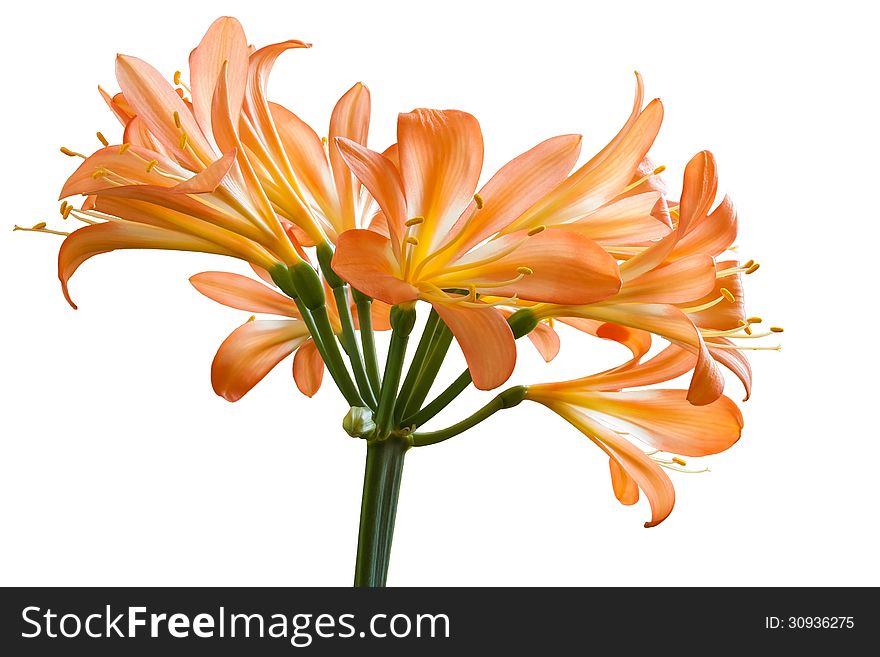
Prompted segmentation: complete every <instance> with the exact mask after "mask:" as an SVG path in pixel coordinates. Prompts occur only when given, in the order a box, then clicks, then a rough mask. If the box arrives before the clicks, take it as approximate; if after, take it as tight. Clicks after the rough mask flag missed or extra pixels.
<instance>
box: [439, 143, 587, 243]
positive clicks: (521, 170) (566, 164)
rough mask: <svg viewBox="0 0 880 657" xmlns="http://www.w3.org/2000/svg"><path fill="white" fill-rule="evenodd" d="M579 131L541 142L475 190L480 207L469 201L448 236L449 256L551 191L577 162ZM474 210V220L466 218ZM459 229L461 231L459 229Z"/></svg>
mask: <svg viewBox="0 0 880 657" xmlns="http://www.w3.org/2000/svg"><path fill="white" fill-rule="evenodd" d="M580 151H581V136H580V135H561V136H559V137H553V138H552V139H548V140H546V141H543V142H541V143H540V144H538V145H537V146H535V147H534V148H532V149H531V150H529V151H526V152H525V153H523V154H522V155H520V156H519V157H516V158H515V159H513V160H511V161H510V162H508V163H507V164H505V165H504V166H503V167H502V168H501V169H500V170H499V171H498V173H496V174H495V175H494V176H492V179H491V180H489V182H488V183H486V184H485V185H484V186H483V187H482V188H481V189H480V191H479V192H478V193H479V195H480V198H481V199H482V202H483V207H482V209H480V210H477V205H476V202H475V201H471V203H470V204H469V205H468V207H467V209H466V210H465V211H464V213H463V214H462V216H461V217H459V219H458V221H457V222H456V223H455V226H454V227H453V228H452V230H451V231H450V233H449V234H450V236H454V238H455V239H456V247H455V251H454V252H453V253H452V254H450V255H451V257H455V256H456V255H461V254H463V253H466V252H467V251H469V250H470V249H472V248H473V247H474V246H476V245H477V244H479V243H480V242H482V241H483V240H485V239H486V238H488V237H491V236H492V235H494V234H495V233H497V232H498V231H500V230H501V229H503V228H506V227H507V226H508V225H509V224H510V223H511V222H513V220H514V219H516V218H517V217H518V216H520V215H521V214H522V213H523V212H525V211H526V210H527V209H528V208H529V207H531V205H532V204H534V203H535V202H536V201H537V200H538V199H540V198H541V197H542V196H544V195H545V194H547V193H548V192H550V190H552V189H553V188H554V187H556V186H557V185H558V184H559V183H560V182H562V181H563V180H564V179H565V176H566V175H567V174H568V172H569V171H571V168H572V167H573V166H574V164H575V162H577V158H578V155H579V154H580ZM474 213H477V214H476V216H474V218H473V220H469V219H470V217H471V216H472V215H474ZM459 231H462V232H461V233H459Z"/></svg>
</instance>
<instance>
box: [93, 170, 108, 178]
mask: <svg viewBox="0 0 880 657" xmlns="http://www.w3.org/2000/svg"><path fill="white" fill-rule="evenodd" d="M106 175H107V169H103V168H98V169H95V172H94V173H93V174H92V178H94V179H95V180H97V179H98V178H103V177H105V176H106Z"/></svg>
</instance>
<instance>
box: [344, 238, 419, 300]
mask: <svg viewBox="0 0 880 657" xmlns="http://www.w3.org/2000/svg"><path fill="white" fill-rule="evenodd" d="M332 267H333V271H335V272H336V273H337V274H339V275H340V276H341V277H342V278H344V279H345V280H347V281H348V282H349V283H351V284H352V285H353V286H354V287H355V288H357V289H358V290H360V291H361V292H363V293H364V294H366V295H367V296H370V297H373V298H375V299H381V300H382V301H384V302H386V303H390V304H392V305H394V304H398V303H404V302H406V301H412V300H414V299H417V298H418V296H419V291H418V289H416V288H415V287H413V286H412V285H410V284H409V283H407V282H405V281H404V280H402V279H401V277H400V267H399V265H398V263H397V260H396V258H395V257H394V253H393V250H392V248H391V241H390V240H388V239H386V238H384V237H382V236H381V235H379V234H378V233H374V232H373V231H371V230H363V229H361V230H347V231H345V232H344V233H342V235H340V236H339V241H338V242H337V244H336V252H335V253H334V254H333V261H332Z"/></svg>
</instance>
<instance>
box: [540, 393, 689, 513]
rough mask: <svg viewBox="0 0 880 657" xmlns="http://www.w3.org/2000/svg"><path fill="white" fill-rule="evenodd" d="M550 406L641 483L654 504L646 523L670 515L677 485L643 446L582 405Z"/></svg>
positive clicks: (549, 405)
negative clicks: (579, 406)
mask: <svg viewBox="0 0 880 657" xmlns="http://www.w3.org/2000/svg"><path fill="white" fill-rule="evenodd" d="M547 406H548V407H549V408H550V409H551V410H553V411H555V412H556V413H559V415H561V416H562V417H563V418H564V419H566V420H568V421H569V422H570V423H571V424H573V425H574V426H575V427H577V428H578V429H579V430H580V431H582V432H583V433H584V434H586V435H587V437H589V438H590V439H591V440H592V441H593V442H594V443H596V445H598V446H599V448H601V449H602V451H604V452H605V453H606V454H608V456H609V457H610V458H611V459H613V460H614V461H616V462H617V464H618V465H619V466H620V468H621V469H622V470H623V471H624V472H625V473H626V474H627V475H628V476H629V477H631V478H632V479H633V481H635V482H636V484H638V487H639V488H640V489H641V490H642V491H643V492H644V493H645V497H647V498H648V502H649V503H650V505H651V520H650V521H649V522H646V523H645V527H654V526H656V525H658V524H660V523H661V522H663V521H664V520H665V519H666V518H667V517H669V514H670V513H672V508H673V506H674V505H675V489H674V488H673V487H672V482H671V481H670V480H669V477H668V476H667V475H666V473H665V472H663V469H662V468H661V467H660V466H659V465H657V464H656V463H655V462H654V461H652V460H651V459H650V458H649V457H648V456H646V455H645V453H644V452H643V451H642V450H641V449H640V448H638V447H636V446H635V445H633V444H632V443H630V442H629V441H628V440H626V439H625V438H623V437H622V436H620V435H618V434H617V433H615V432H614V431H612V430H611V429H608V428H607V427H605V426H604V425H602V424H601V423H599V422H596V421H595V420H593V419H592V418H591V417H590V416H588V415H587V414H585V413H583V412H582V411H580V410H579V409H576V408H574V407H571V406H569V405H568V404H558V403H554V404H547ZM615 493H617V490H615ZM618 499H620V497H618ZM624 499H627V500H628V499H632V495H631V494H630V495H629V496H626V495H624ZM621 501H622V500H621Z"/></svg>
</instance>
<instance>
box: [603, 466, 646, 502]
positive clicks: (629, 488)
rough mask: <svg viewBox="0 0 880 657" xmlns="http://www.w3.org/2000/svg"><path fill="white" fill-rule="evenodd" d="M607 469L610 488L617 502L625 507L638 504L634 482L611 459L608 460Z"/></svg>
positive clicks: (637, 490)
mask: <svg viewBox="0 0 880 657" xmlns="http://www.w3.org/2000/svg"><path fill="white" fill-rule="evenodd" d="M608 467H609V469H610V470H611V487H612V488H613V489H614V496H615V497H616V498H617V499H618V501H619V502H620V503H621V504H625V505H627V506H630V505H633V504H635V503H636V502H638V501H639V485H638V484H637V483H636V480H635V479H633V478H632V477H630V476H629V475H628V474H627V473H626V470H624V469H623V466H622V465H620V463H618V462H617V461H616V460H615V459H614V458H613V457H612V458H609V459H608Z"/></svg>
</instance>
